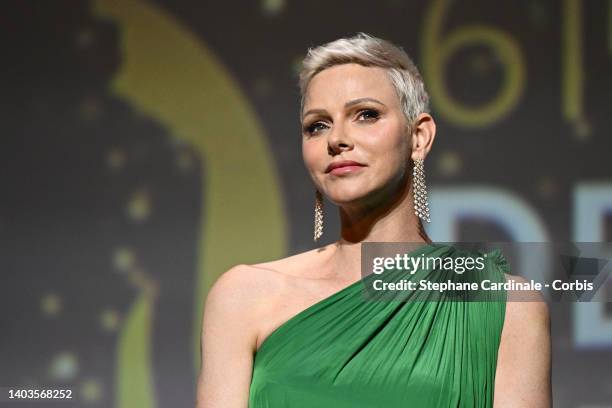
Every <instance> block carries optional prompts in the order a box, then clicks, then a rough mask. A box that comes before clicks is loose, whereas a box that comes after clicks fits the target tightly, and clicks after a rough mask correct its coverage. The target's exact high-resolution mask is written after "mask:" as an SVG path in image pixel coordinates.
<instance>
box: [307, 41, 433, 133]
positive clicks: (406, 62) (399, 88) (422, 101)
mask: <svg viewBox="0 0 612 408" xmlns="http://www.w3.org/2000/svg"><path fill="white" fill-rule="evenodd" d="M349 63H355V64H359V65H363V66H365V67H380V68H385V69H386V71H387V73H388V75H389V79H391V83H392V84H393V87H394V88H395V91H396V92H397V95H398V97H399V99H400V106H401V107H402V111H403V112H404V116H405V117H406V120H407V122H408V124H409V126H410V127H411V128H412V124H413V123H414V121H415V120H416V118H417V116H418V115H419V114H420V113H422V112H427V113H429V112H430V110H429V95H428V94H427V91H426V90H425V85H424V83H423V78H422V77H421V74H420V73H419V70H418V69H417V67H416V66H415V65H414V62H412V59H410V57H409V56H408V54H406V52H405V51H404V50H403V48H401V47H398V46H396V45H394V44H392V43H390V42H389V41H386V40H383V39H381V38H376V37H372V36H371V35H368V34H366V33H363V32H360V33H358V34H357V35H355V36H353V37H350V38H340V39H338V40H335V41H332V42H329V43H327V44H323V45H321V46H318V47H315V48H309V49H308V54H307V55H306V57H305V58H304V60H303V61H302V70H301V71H300V79H299V86H300V93H301V102H300V118H301V116H302V115H301V113H302V111H303V109H304V99H305V95H306V90H307V88H308V84H309V83H310V81H311V80H312V78H313V77H314V76H315V75H317V74H318V73H319V72H321V71H323V70H324V69H326V68H330V67H333V66H334V65H340V64H349Z"/></svg>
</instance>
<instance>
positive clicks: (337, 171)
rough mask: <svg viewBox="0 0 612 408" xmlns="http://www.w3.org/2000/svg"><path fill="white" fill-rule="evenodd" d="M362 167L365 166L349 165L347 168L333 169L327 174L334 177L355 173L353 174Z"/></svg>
mask: <svg viewBox="0 0 612 408" xmlns="http://www.w3.org/2000/svg"><path fill="white" fill-rule="evenodd" d="M364 167H365V166H357V165H349V166H342V167H336V168H335V169H332V170H331V171H330V172H329V173H330V174H333V175H334V176H339V175H343V174H351V173H355V172H358V171H360V170H361V169H363V168H364Z"/></svg>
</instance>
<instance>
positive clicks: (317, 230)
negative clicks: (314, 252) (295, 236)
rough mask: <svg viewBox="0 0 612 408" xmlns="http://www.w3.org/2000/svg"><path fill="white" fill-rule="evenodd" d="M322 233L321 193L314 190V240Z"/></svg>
mask: <svg viewBox="0 0 612 408" xmlns="http://www.w3.org/2000/svg"><path fill="white" fill-rule="evenodd" d="M321 235H323V194H321V192H320V191H319V190H318V189H316V190H315V219H314V241H315V242H317V240H318V239H319V238H320V237H321Z"/></svg>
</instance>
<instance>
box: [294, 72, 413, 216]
mask: <svg viewBox="0 0 612 408" xmlns="http://www.w3.org/2000/svg"><path fill="white" fill-rule="evenodd" d="M302 115H303V116H302V123H303V126H302V156H303V159H304V163H305V164H306V168H307V169H308V171H309V172H310V175H311V177H312V179H313V181H314V182H315V185H316V186H317V187H318V188H319V190H320V191H321V192H323V193H324V194H325V195H326V196H327V197H328V198H329V199H330V200H331V201H332V202H333V203H335V204H337V205H341V204H350V203H357V202H360V203H361V204H366V205H367V204H368V202H369V201H371V202H370V204H373V205H375V203H374V200H377V199H380V198H381V197H379V194H377V193H379V192H381V191H385V190H387V187H389V186H390V185H395V184H397V183H401V182H405V181H406V180H407V178H406V176H407V169H408V168H409V159H410V152H411V135H410V134H409V132H408V126H407V125H408V124H407V121H406V118H405V116H404V114H403V112H402V110H401V107H400V102H399V98H398V96H397V93H396V92H395V89H394V87H393V85H392V83H391V80H390V79H389V77H388V76H387V73H386V71H385V70H384V69H383V68H378V67H364V66H362V65H358V64H342V65H336V66H333V67H331V68H327V69H325V70H323V71H321V72H319V73H318V74H317V75H315V76H314V77H313V78H312V80H311V81H310V84H309V86H308V88H307V91H306V97H305V101H304V108H303V112H302ZM345 160H352V161H355V162H358V163H361V164H362V165H363V166H361V167H350V168H349V167H346V168H344V169H342V168H340V169H337V170H335V171H333V172H328V171H327V169H328V166H329V165H330V164H332V163H337V162H340V161H345Z"/></svg>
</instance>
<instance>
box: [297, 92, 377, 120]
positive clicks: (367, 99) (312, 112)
mask: <svg viewBox="0 0 612 408" xmlns="http://www.w3.org/2000/svg"><path fill="white" fill-rule="evenodd" d="M362 102H374V103H377V104H379V105H382V106H386V105H385V104H384V103H382V102H381V101H379V100H378V99H374V98H368V97H366V98H358V99H353V100H352V101H348V102H347V103H345V104H344V108H345V109H346V108H350V107H351V106H353V105H357V104H359V103H362ZM315 113H318V114H321V115H323V114H326V113H327V111H326V110H325V109H309V110H308V111H306V112H305V113H304V116H302V118H305V117H306V116H308V115H312V114H315Z"/></svg>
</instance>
